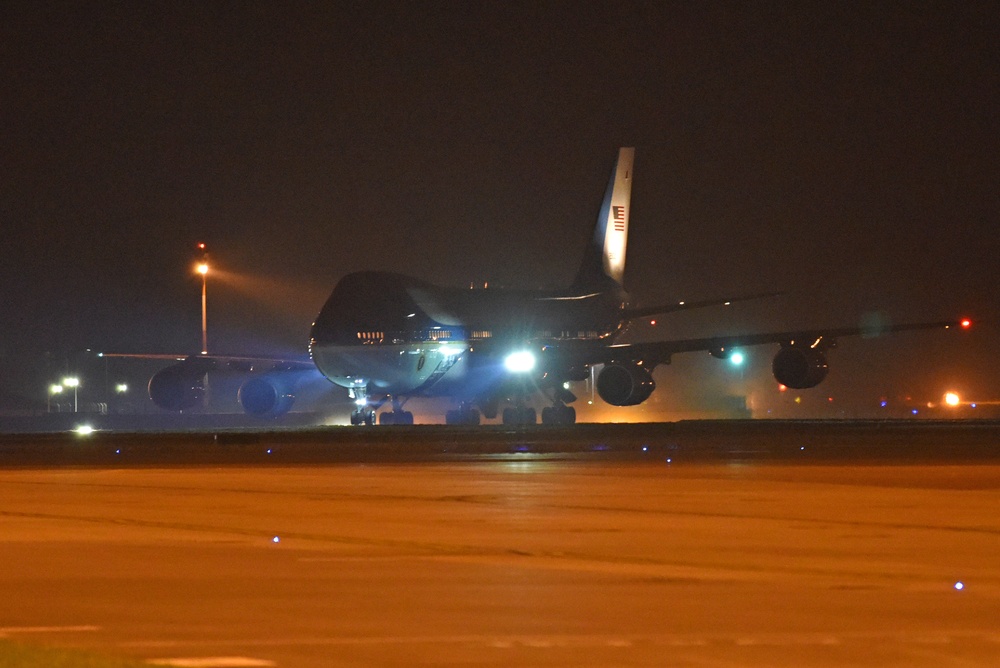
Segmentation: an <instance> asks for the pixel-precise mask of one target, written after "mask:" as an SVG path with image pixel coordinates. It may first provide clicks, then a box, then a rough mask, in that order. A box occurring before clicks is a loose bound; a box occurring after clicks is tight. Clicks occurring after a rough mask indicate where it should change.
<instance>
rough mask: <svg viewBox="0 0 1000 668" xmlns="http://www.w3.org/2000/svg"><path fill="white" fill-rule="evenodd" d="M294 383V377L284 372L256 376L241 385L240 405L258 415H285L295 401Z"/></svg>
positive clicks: (248, 411) (250, 412) (251, 413)
mask: <svg viewBox="0 0 1000 668" xmlns="http://www.w3.org/2000/svg"><path fill="white" fill-rule="evenodd" d="M294 385H295V384H294V382H293V381H292V379H290V378H287V377H285V376H284V375H282V374H268V375H264V376H256V377H254V378H251V379H250V380H248V381H247V382H245V383H243V385H242V386H241V387H240V391H239V395H238V397H239V401H240V405H241V406H243V410H244V411H246V412H247V413H249V414H250V415H255V416H257V417H277V416H279V415H284V414H285V413H287V412H288V411H289V410H291V408H292V404H293V403H295V387H294Z"/></svg>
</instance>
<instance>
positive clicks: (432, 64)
mask: <svg viewBox="0 0 1000 668" xmlns="http://www.w3.org/2000/svg"><path fill="white" fill-rule="evenodd" d="M539 4H540V5H541V6H538V5H539ZM998 25H1000V12H998V10H997V6H996V3H994V2H966V3H950V2H943V3H929V2H928V3H924V2H920V3H879V4H875V5H873V6H869V4H868V3H827V2H824V3H808V2H803V3H786V2H777V3H732V4H730V3H702V2H691V3H668V2H656V3H628V2H615V3H609V4H601V3H590V2H588V3H577V2H565V3H562V2H559V3H511V2H503V3H500V2H496V3H493V2H464V3H454V2H447V3H445V2H412V3H403V2H389V3H381V2H358V3H348V2H322V3H295V2H293V3H283V2H281V3H279V2H275V3H258V2H211V3H202V2H191V3H184V2H171V3H144V2H121V3H103V2H98V3H43V2H28V1H19V0H13V1H12V2H5V3H3V4H0V72H2V77H3V79H2V80H3V88H2V91H3V92H2V95H0V121H2V126H0V127H2V131H3V142H2V148H0V167H2V170H0V174H2V178H0V241H2V243H0V254H2V255H0V297H2V300H0V369H2V376H3V377H2V378H0V385H2V386H3V387H4V389H6V390H7V391H16V392H21V393H23V394H28V395H31V396H32V397H34V398H36V399H38V398H43V397H44V392H45V390H44V388H45V387H46V383H47V382H48V380H49V379H48V378H46V377H45V375H46V374H51V373H52V372H51V368H52V366H53V365H55V366H57V367H58V366H60V365H61V366H62V367H66V366H70V367H72V366H73V365H74V364H76V360H77V359H78V358H79V356H80V355H81V351H84V350H85V349H87V348H90V349H92V350H114V351H120V352H193V351H195V350H197V349H198V347H199V346H200V343H199V337H200V290H201V283H200V278H198V277H197V276H196V275H194V274H193V273H192V266H193V262H194V260H195V259H196V257H197V255H196V253H195V244H197V243H198V242H205V243H207V244H208V246H209V249H210V251H211V259H212V263H213V267H215V268H217V269H218V270H219V273H217V274H214V275H213V276H211V277H210V282H209V322H210V324H209V328H210V341H209V346H210V348H211V349H212V350H213V351H214V352H227V353H235V352H251V353H258V354H259V353H268V354H296V355H300V356H301V355H304V353H305V346H306V342H307V337H308V328H309V324H310V322H311V321H312V319H313V317H314V316H315V314H316V312H317V311H318V309H319V308H320V306H321V305H322V303H323V301H324V300H325V298H326V296H327V294H328V293H329V291H330V290H331V289H332V287H333V285H334V283H335V282H336V280H337V279H338V278H339V277H341V276H342V275H344V274H346V273H348V272H351V271H356V270H360V269H387V270H393V271H399V272H403V273H408V274H413V275H416V276H419V277H422V278H425V279H429V280H432V281H435V282H439V283H442V284H446V285H468V284H469V282H470V281H477V282H482V281H486V280H488V281H490V282H491V284H492V285H505V286H509V287H557V286H560V285H565V284H567V283H568V282H569V281H570V279H571V278H572V276H573V275H574V273H575V271H576V268H577V264H578V262H579V258H580V256H581V255H582V252H583V247H584V244H585V243H586V240H587V238H588V237H589V235H590V232H591V229H592V226H593V221H594V217H595V215H596V211H597V207H598V205H599V203H600V199H601V196H602V195H603V191H604V187H605V184H606V183H607V179H608V176H609V170H610V168H611V165H612V162H613V159H614V156H615V152H616V150H617V148H618V147H619V146H623V145H628V146H635V147H636V164H635V185H634V189H633V193H632V205H633V208H632V227H631V230H630V244H629V253H628V268H627V271H626V280H627V287H628V288H629V289H630V290H631V291H632V292H633V293H634V294H635V295H637V296H638V297H639V299H640V302H646V303H652V302H656V301H659V300H661V299H696V298H706V297H716V296H724V295H727V294H740V293H746V292H758V291H771V290H782V291H785V292H786V295H785V296H783V297H780V298H777V299H773V300H768V301H767V302H766V303H764V302H762V303H759V304H744V305H740V306H738V307H733V308H731V309H727V310H725V312H722V313H720V312H719V311H705V312H702V313H698V314H690V315H689V314H680V315H674V316H672V317H670V318H668V319H661V320H660V321H659V324H658V325H657V327H656V328H655V330H654V329H651V328H648V327H647V328H645V329H642V330H640V331H638V332H636V334H635V335H636V336H637V337H662V338H672V337H675V336H683V337H686V336H692V335H710V334H718V333H726V332H734V331H761V330H771V329H778V330H781V329H785V328H789V327H799V326H817V325H850V324H856V323H858V322H859V321H861V320H862V319H863V318H870V317H872V314H881V315H879V317H883V316H884V317H888V318H890V319H891V320H892V321H895V322H902V321H908V320H921V319H928V318H929V319H938V318H947V317H956V316H959V315H962V316H964V315H968V316H971V317H973V318H976V319H977V320H979V321H982V322H981V323H980V325H979V327H978V328H977V331H976V332H974V333H970V334H968V335H964V336H962V335H959V336H947V335H944V334H916V335H912V334H911V335H903V336H898V337H893V338H892V339H889V340H885V341H875V342H866V343H856V342H850V343H845V344H844V345H842V346H841V348H842V350H839V351H835V352H834V355H833V358H832V365H831V366H832V369H833V371H832V372H831V376H830V380H828V383H829V384H830V386H831V387H832V388H833V390H836V391H845V390H851V391H853V390H855V389H857V390H858V391H865V392H876V393H878V392H881V393H887V392H892V391H895V390H896V389H898V388H900V387H905V388H911V387H913V388H917V389H916V390H914V391H926V392H931V393H933V392H936V391H937V388H938V387H941V386H943V384H945V383H951V384H953V385H956V386H959V387H961V389H962V391H963V392H964V393H965V394H966V395H976V396H979V397H981V398H983V399H987V398H993V399H1000V355H998V353H997V350H996V340H997V339H996V329H995V326H994V325H993V324H992V323H991V322H990V321H991V320H992V321H993V322H996V320H997V318H998V316H1000V300H998V297H997V293H998V283H997V269H998V267H1000V259H998V258H1000V241H998V238H1000V236H998V233H1000V220H998V215H997V212H998V211H1000V187H998V185H1000V178H998V177H1000V169H998V155H1000V145H998V144H1000V142H998V136H1000V132H998V130H1000V124H998V109H1000V106H998V102H1000V99H998V97H1000V94H998V91H1000V55H998V54H1000V47H998V44H1000V31H998ZM706 357H707V356H706ZM766 357H767V359H766V360H763V361H762V362H760V366H759V367H756V368H757V371H758V372H760V373H762V374H763V375H765V376H766V368H767V365H768V364H769V359H770V354H768V355H767V356H766ZM46 365H47V366H46ZM705 368H706V369H711V368H712V367H711V364H709V365H708V366H706V367H705ZM40 369H44V370H43V371H40ZM681 371H682V369H669V368H668V369H667V371H666V373H667V374H670V373H671V372H677V373H679V372H681ZM663 373H664V371H663V370H661V371H659V372H658V378H659V377H661V376H662V375H663ZM708 373H712V372H711V371H709V372H708ZM694 380H696V379H694ZM691 381H692V378H690V377H689V378H688V379H687V382H691ZM706 382H708V381H706ZM661 384H662V383H661ZM821 387H826V386H825V385H824V386H821ZM833 390H831V391H833ZM820 391H821V392H822V391H824V390H820ZM907 391H909V390H908V389H907Z"/></svg>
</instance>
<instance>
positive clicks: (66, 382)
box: [62, 376, 80, 413]
mask: <svg viewBox="0 0 1000 668" xmlns="http://www.w3.org/2000/svg"><path fill="white" fill-rule="evenodd" d="M62 384H63V386H64V387H72V388H73V412H74V413H76V412H78V410H79V407H80V405H79V403H77V390H79V389H80V379H79V378H77V377H75V376H73V377H70V378H63V382H62Z"/></svg>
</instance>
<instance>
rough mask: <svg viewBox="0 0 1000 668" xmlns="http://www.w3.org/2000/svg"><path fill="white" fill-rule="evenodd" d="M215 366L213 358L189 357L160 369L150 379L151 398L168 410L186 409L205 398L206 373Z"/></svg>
mask: <svg viewBox="0 0 1000 668" xmlns="http://www.w3.org/2000/svg"><path fill="white" fill-rule="evenodd" d="M214 368H215V365H214V363H213V362H212V361H211V360H198V359H187V360H184V361H183V362H180V363H178V364H171V365H170V366H168V367H167V368H165V369H160V370H159V371H157V372H156V373H155V374H153V377H152V378H150V379H149V398H150V399H152V400H153V403H154V404H156V405H157V406H159V407H160V408H163V409H166V410H168V411H184V410H188V409H189V408H194V407H195V406H197V405H199V404H200V403H201V402H202V401H203V400H204V398H205V382H204V380H205V374H206V373H208V372H209V371H211V370H212V369H214Z"/></svg>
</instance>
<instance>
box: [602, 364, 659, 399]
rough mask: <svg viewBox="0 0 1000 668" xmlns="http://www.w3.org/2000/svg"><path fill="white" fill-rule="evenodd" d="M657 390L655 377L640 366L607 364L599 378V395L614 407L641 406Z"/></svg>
mask: <svg viewBox="0 0 1000 668" xmlns="http://www.w3.org/2000/svg"><path fill="white" fill-rule="evenodd" d="M655 389H656V381H654V380H653V375H652V374H651V373H650V372H649V370H647V369H645V368H644V367H641V366H639V365H638V364H607V365H605V366H604V368H603V369H602V370H601V373H600V375H598V376H597V393H598V394H599V395H601V399H604V401H606V402H607V403H609V404H611V405H612V406H635V405H637V404H641V403H642V402H644V401H645V400H646V399H648V398H649V395H651V394H652V393H653V390H655Z"/></svg>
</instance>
